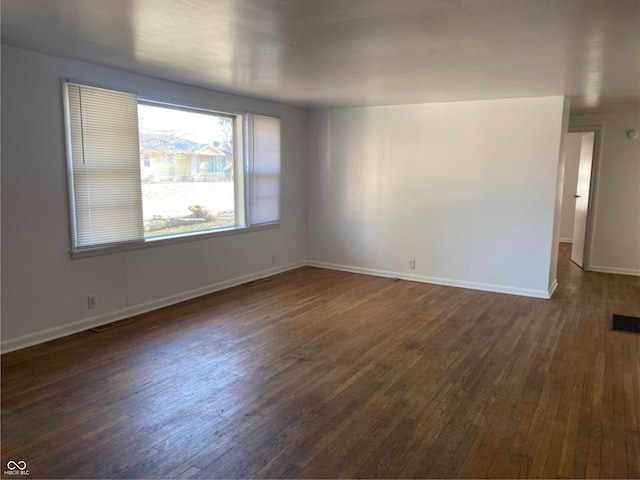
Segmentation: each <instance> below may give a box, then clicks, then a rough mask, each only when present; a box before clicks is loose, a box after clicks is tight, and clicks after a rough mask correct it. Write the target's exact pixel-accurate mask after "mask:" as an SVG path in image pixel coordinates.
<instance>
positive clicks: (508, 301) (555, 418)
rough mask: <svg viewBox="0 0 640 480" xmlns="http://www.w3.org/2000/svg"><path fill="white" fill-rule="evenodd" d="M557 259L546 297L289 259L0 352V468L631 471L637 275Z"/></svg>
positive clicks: (168, 472)
mask: <svg viewBox="0 0 640 480" xmlns="http://www.w3.org/2000/svg"><path fill="white" fill-rule="evenodd" d="M560 253H561V259H560V265H559V281H560V287H559V288H558V290H557V292H556V294H555V296H554V298H553V299H552V300H539V299H532V298H525V297H517V296H511V295H501V294H494V293H487V292H480V291H473V290H465V289H458V288H450V287H440V286H434V285H426V284H420V283H413V282H405V281H394V280H391V279H386V278H378V277H370V276H365V275H357V274H350V273H345V272H336V271H330V270H321V269H314V268H302V269H299V270H295V271H292V272H287V273H284V274H281V275H278V276H275V277H272V278H271V280H270V281H268V282H264V283H258V284H257V285H254V286H239V287H236V288H232V289H229V290H226V291H223V292H218V293H215V294H212V295H208V296H205V297H201V298H198V299H195V300H192V301H188V302H184V303H181V304H178V305H175V306H173V307H169V308H165V309H162V310H159V311H157V312H153V313H149V314H145V315H141V316H139V317H136V318H135V319H134V320H133V321H125V322H122V323H121V324H119V325H117V326H116V327H114V328H110V329H105V330H102V331H100V332H91V331H87V332H82V333H80V334H77V335H73V336H70V337H66V338H63V339H59V340H56V341H53V342H49V343H47V344H43V345H39V346H35V347H31V348H28V349H24V350H21V351H17V352H12V353H9V354H6V355H3V356H2V470H3V471H4V470H5V469H6V464H7V462H8V461H9V460H14V461H20V460H23V461H25V462H27V468H28V470H29V472H30V477H31V478H143V477H144V478H248V477H254V478H365V477H366V478H424V477H437V478H455V477H458V478H518V477H519V478H640V435H639V424H640V335H634V334H629V333H618V332H612V331H610V330H609V326H610V315H611V313H612V312H614V313H620V314H623V315H633V316H638V315H640V278H638V277H631V276H622V275H608V274H599V273H585V272H583V271H582V270H580V269H579V268H578V267H576V266H575V265H574V264H572V263H571V262H570V261H569V260H568V246H567V245H562V247H561V252H560ZM4 477H5V478H16V477H15V476H9V475H4ZM23 478H24V477H23Z"/></svg>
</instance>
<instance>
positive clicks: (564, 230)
mask: <svg viewBox="0 0 640 480" xmlns="http://www.w3.org/2000/svg"><path fill="white" fill-rule="evenodd" d="M581 142H582V134H581V133H569V134H567V139H566V148H565V166H564V188H563V194H562V219H561V222H560V241H561V242H571V241H572V240H573V218H574V217H575V213H576V199H575V198H574V197H573V196H574V195H575V194H576V187H577V185H578V166H579V165H580V144H581Z"/></svg>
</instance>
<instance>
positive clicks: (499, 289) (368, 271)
mask: <svg viewBox="0 0 640 480" xmlns="http://www.w3.org/2000/svg"><path fill="white" fill-rule="evenodd" d="M307 265H308V266H310V267H318V268H326V269H329V270H340V271H342V272H351V273H363V274H365V275H374V276H377V277H387V278H399V279H401V280H410V281H413V282H421V283H431V284H435V285H444V286H447V287H458V288H469V289H471V290H482V291H485V292H495V293H507V294H509V295H520V296H523V297H534V298H545V299H549V298H551V294H552V293H553V291H551V289H550V290H549V291H547V290H532V289H528V288H514V287H508V286H504V285H493V284H489V283H476V282H466V281H460V280H451V279H448V278H438V277H428V276H424V275H415V274H407V273H401V272H391V271H387V270H375V269H372V268H362V267H353V266H350V265H339V264H335V263H325V262H314V261H311V262H307ZM553 288H554V289H555V287H553Z"/></svg>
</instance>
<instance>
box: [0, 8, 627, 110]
mask: <svg viewBox="0 0 640 480" xmlns="http://www.w3.org/2000/svg"><path fill="white" fill-rule="evenodd" d="M1 7H2V10H1V14H2V42H3V43H5V44H8V45H14V46H18V47H23V48H27V49H32V50H37V51H41V52H45V53H50V54H54V55H59V56H63V57H69V58H74V59H80V60H87V61H91V62H97V63H100V64H104V65H109V66H113V67H119V68H123V69H127V70H132V71H136V72H141V73H145V74H149V75H153V76H157V77H161V78H167V79H171V80H177V81H181V82H185V83H189V84H195V85H201V86H205V87H209V88H213V89H217V90H222V91H228V92H234V93H241V94H247V95H251V96H257V97H262V98H268V99H273V100H279V101H282V102H285V103H291V104H296V105H305V106H318V105H381V104H402V103H422V102H441V101H452V100H470V99H485V98H507V97H525V96H545V95H563V94H566V95H570V96H571V97H572V100H573V105H574V107H573V108H577V109H589V108H596V109H599V110H606V109H607V108H616V109H617V108H619V107H621V106H622V107H623V108H624V107H625V106H626V107H627V108H628V107H629V105H634V107H633V108H638V105H640V103H634V102H638V99H640V0H2V4H1Z"/></svg>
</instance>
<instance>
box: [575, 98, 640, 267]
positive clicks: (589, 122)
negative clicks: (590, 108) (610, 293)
mask: <svg viewBox="0 0 640 480" xmlns="http://www.w3.org/2000/svg"><path fill="white" fill-rule="evenodd" d="M570 126H571V127H578V126H602V127H603V133H602V139H601V142H602V145H601V157H600V165H599V169H598V182H597V184H596V198H595V215H594V219H593V220H594V229H593V239H592V246H591V269H592V270H595V271H602V272H610V273H623V274H630V275H640V140H630V139H629V138H627V136H626V134H627V131H628V130H631V129H636V130H640V112H638V111H637V110H634V111H631V112H620V113H608V114H601V115H572V116H571V118H570ZM592 201H593V200H592Z"/></svg>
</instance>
